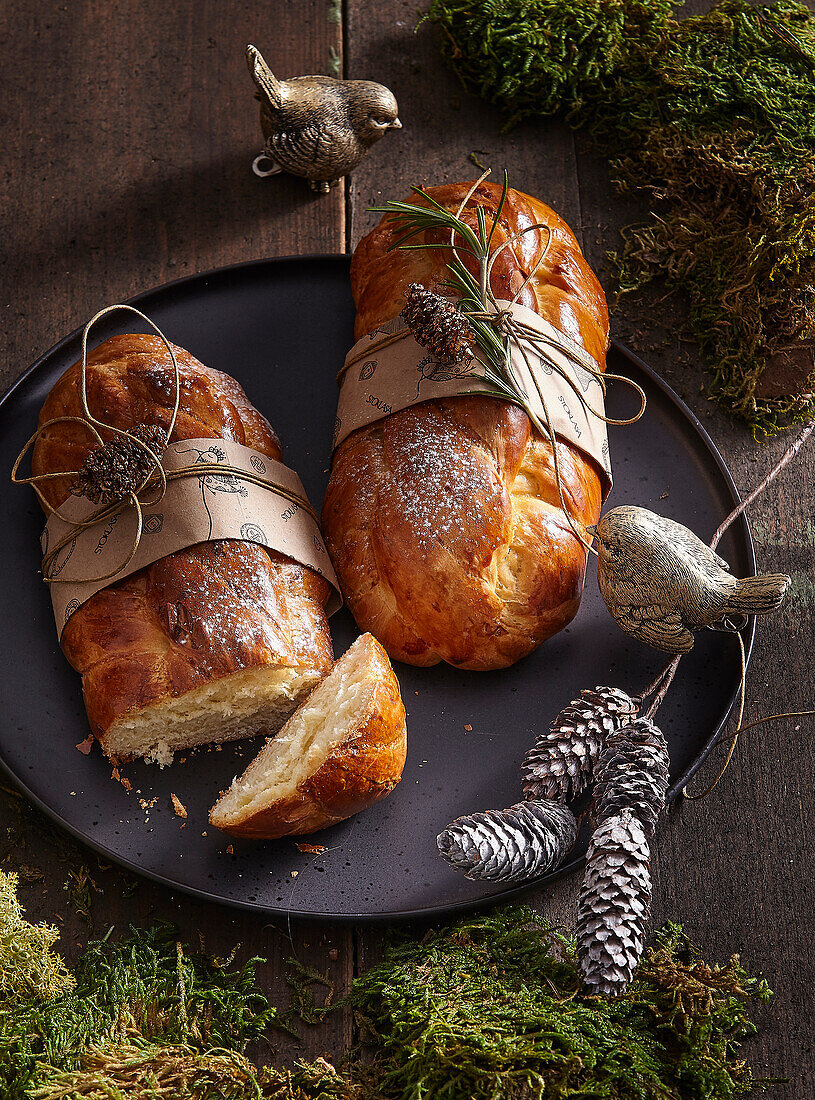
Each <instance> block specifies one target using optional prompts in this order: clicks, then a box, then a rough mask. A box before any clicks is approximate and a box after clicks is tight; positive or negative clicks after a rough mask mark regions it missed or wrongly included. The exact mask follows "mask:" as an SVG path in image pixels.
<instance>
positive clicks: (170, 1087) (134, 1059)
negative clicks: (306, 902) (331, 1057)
mask: <svg viewBox="0 0 815 1100" xmlns="http://www.w3.org/2000/svg"><path fill="white" fill-rule="evenodd" d="M257 961H258V960H251V961H250V962H249V963H247V964H246V965H245V966H244V967H243V968H241V969H230V968H229V966H228V965H227V964H220V963H218V962H216V961H215V960H213V959H209V958H206V957H204V956H201V955H190V954H188V953H187V952H186V951H185V950H184V948H183V947H182V945H181V944H180V943H179V942H178V941H177V938H176V936H175V934H174V931H173V929H172V928H171V927H170V926H166V925H164V926H159V927H157V928H154V929H152V930H151V931H147V932H145V931H140V930H136V929H131V930H130V934H129V935H128V936H127V937H126V938H125V939H123V940H122V941H121V942H120V943H118V944H116V945H114V946H110V945H108V944H106V943H104V942H96V943H92V944H90V945H89V947H88V948H87V950H86V952H85V954H84V955H83V956H82V958H81V959H80V961H79V963H78V964H77V966H76V967H75V969H74V978H75V982H76V984H75V988H74V989H73V991H71V992H67V993H65V994H64V995H63V996H60V997H58V998H56V999H53V1000H50V1001H48V1002H45V1003H43V1002H42V1001H41V1000H40V999H37V998H29V999H21V1000H20V1001H19V1002H18V1003H17V1004H15V1005H14V1006H9V1010H8V1012H6V1013H0V1095H2V1096H3V1097H4V1098H7V1100H22V1098H23V1097H28V1096H33V1097H36V1098H37V1100H57V1098H62V1097H65V1098H66V1100H67V1098H71V1100H73V1098H74V1097H80V1096H81V1097H93V1098H95V1097H97V1096H98V1097H100V1098H101V1097H105V1098H106V1100H107V1098H108V1097H115V1096H117V1095H126V1096H127V1097H128V1100H142V1098H144V1100H147V1098H148V1097H149V1098H151V1100H155V1098H161V1100H164V1098H165V1097H166V1098H167V1100H216V1098H218V1100H220V1098H221V1097H223V1098H225V1100H238V1098H241V1100H243V1098H244V1097H247V1098H248V1097H250V1096H255V1097H257V1096H259V1095H260V1094H259V1087H258V1085H257V1079H256V1073H255V1070H254V1069H253V1068H252V1066H251V1065H250V1064H249V1063H248V1062H247V1061H246V1059H245V1058H244V1057H243V1054H242V1052H243V1049H244V1047H245V1045H246V1043H247V1042H249V1041H250V1040H251V1039H254V1038H257V1037H258V1036H260V1035H261V1034H263V1033H264V1032H265V1030H266V1028H267V1027H268V1026H269V1024H270V1023H271V1022H272V1021H273V1020H274V1017H275V1010H274V1009H273V1008H271V1007H270V1006H269V1004H268V1002H267V1000H266V998H265V997H264V996H263V994H262V993H261V992H260V991H259V990H258V989H257V988H256V986H255V982H254V972H255V963H256V962H257ZM159 1085H161V1087H162V1088H163V1089H164V1091H160V1089H159ZM116 1089H118V1090H120V1091H119V1092H118V1093H117V1092H116ZM151 1090H152V1091H151Z"/></svg>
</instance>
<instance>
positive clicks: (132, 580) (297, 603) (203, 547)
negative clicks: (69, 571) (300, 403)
mask: <svg viewBox="0 0 815 1100" xmlns="http://www.w3.org/2000/svg"><path fill="white" fill-rule="evenodd" d="M175 353H176V357H177V361H178V367H179V372H180V379H181V398H180V408H179V412H178V417H177V419H176V422H175V428H174V431H173V434H172V437H171V441H173V440H176V439H195V438H209V439H231V440H235V441H236V442H238V443H241V444H243V445H245V446H248V447H252V448H254V449H255V450H257V451H260V453H261V454H265V455H268V456H269V457H270V458H273V459H276V460H278V461H279V460H280V458H281V448H280V442H279V440H278V438H277V436H276V435H275V433H274V431H273V430H272V428H271V426H270V424H269V422H268V421H267V420H266V418H265V417H264V416H262V415H261V414H260V413H259V412H258V411H257V409H256V408H254V406H253V405H252V404H250V402H249V400H248V398H247V396H246V394H245V393H244V392H243V390H242V388H241V387H240V386H239V385H238V383H237V382H236V381H235V380H234V379H233V378H230V377H229V375H226V374H222V373H221V372H220V371H216V370H211V369H210V368H209V367H205V366H204V365H203V364H202V363H199V362H198V361H197V360H196V359H194V358H193V357H192V356H191V355H190V354H189V352H186V351H184V350H183V349H182V348H176V349H175ZM79 379H80V366H79V364H78V363H77V364H74V366H72V367H70V368H69V369H68V370H67V371H66V372H65V374H63V376H62V377H61V378H60V379H59V381H58V382H57V383H56V385H55V386H54V388H53V389H52V390H51V393H50V394H49V395H48V397H47V399H46V401H45V404H44V405H43V408H42V412H41V413H40V424H44V423H45V422H46V421H48V420H51V419H53V418H55V417H61V416H75V417H79V416H81V412H82V409H81V405H80V394H79ZM87 393H88V405H89V408H90V409H91V410H92V411H93V413H94V414H95V415H96V416H98V417H99V418H100V419H101V420H103V421H104V422H105V423H106V424H111V425H113V426H114V427H116V428H122V429H131V428H134V427H135V426H136V425H138V424H142V423H146V424H158V425H159V426H161V427H162V428H163V429H165V431H166V429H167V428H168V427H169V424H170V418H171V414H172V409H173V404H174V400H175V383H174V374H173V367H172V360H171V358H170V354H169V352H168V351H167V349H166V347H165V346H164V343H163V342H162V341H161V340H159V339H158V338H157V337H154V336H142V335H138V334H136V335H128V336H114V337H113V338H112V339H110V340H106V341H105V343H104V344H102V345H101V346H100V347H98V348H96V349H95V351H93V352H91V353H90V354H89V356H88V364H87ZM102 434H103V436H104V435H105V434H108V435H109V434H110V433H104V432H103V433H102ZM95 445H96V444H95V442H94V439H93V436H92V435H91V434H90V432H88V430H87V429H86V428H84V427H83V426H82V425H81V424H78V423H71V422H65V421H62V422H59V423H56V424H54V425H52V426H50V427H48V428H46V429H45V430H44V431H43V432H42V434H41V435H40V437H39V439H38V440H37V443H36V446H35V448H34V453H33V457H32V467H33V471H34V473H35V474H43V473H52V472H56V471H58V470H76V469H78V468H79V467H80V466H81V465H82V463H83V462H84V460H85V458H86V457H87V455H88V452H89V451H90V450H91V448H93V447H94V446H95ZM70 480H71V479H70V478H55V479H53V480H50V481H44V482H41V483H40V484H41V488H42V491H43V494H44V495H45V497H46V498H47V500H48V503H49V504H50V505H51V506H52V507H55V508H56V507H59V505H60V504H62V503H63V502H64V501H65V500H67V498H68V495H69V488H68V486H69V484H70ZM329 594H330V588H329V585H328V582H327V581H325V580H324V579H323V578H322V577H320V576H318V575H317V573H315V572H313V571H312V570H311V569H309V568H307V567H306V566H304V565H300V564H298V563H297V562H294V561H292V559H291V558H288V557H286V556H285V555H283V554H277V553H273V552H272V551H269V550H266V549H265V548H264V547H263V546H259V545H256V544H255V543H252V542H243V541H239V540H233V539H224V540H219V541H212V542H202V543H198V544H197V545H195V546H190V547H188V548H187V549H185V550H179V551H178V552H177V553H175V554H170V555H168V556H167V557H164V558H160V559H159V560H158V561H156V562H154V563H153V564H152V565H150V566H148V567H147V568H146V569H141V570H139V572H137V573H133V574H132V575H131V576H129V577H126V578H125V579H124V580H121V581H118V582H117V583H115V584H111V585H109V586H108V587H107V588H103V589H102V590H101V591H99V592H97V593H96V595H94V596H92V597H91V598H90V599H89V600H88V601H87V602H86V603H84V604H82V606H81V607H80V608H79V609H78V610H77V611H76V612H74V614H73V615H72V616H71V618H70V619H69V620H68V623H67V624H66V626H65V629H64V630H63V632H62V639H61V644H62V649H63V651H64V653H65V656H66V657H67V658H68V660H69V661H70V662H71V664H72V665H73V667H74V668H75V669H76V670H77V672H79V673H81V675H82V690H83V692H84V695H85V706H86V708H87V711H88V718H89V720H90V724H91V729H92V730H93V733H94V734H95V736H96V737H97V738H98V739H99V741H100V742H101V745H102V748H103V749H104V751H105V752H106V753H107V755H108V756H110V757H113V758H116V759H121V760H127V759H130V758H132V757H139V756H144V757H153V758H156V759H158V760H161V761H166V760H168V759H169V756H170V754H171V753H172V752H173V751H175V750H178V749H186V748H190V747H192V746H194V745H202V744H209V743H211V742H220V741H229V740H233V739H234V738H237V737H244V736H248V735H249V734H254V733H258V732H264V733H275V732H276V731H277V730H278V729H279V728H280V727H281V725H282V724H283V723H284V722H285V720H286V719H287V718H288V716H289V715H290V714H291V713H292V711H293V710H294V709H295V707H296V706H297V705H298V703H299V702H300V701H301V699H303V698H304V697H305V696H306V695H307V694H308V693H309V692H310V691H311V690H312V689H313V688H314V686H315V685H316V684H318V683H319V682H320V680H321V679H322V678H323V677H324V676H325V675H326V674H327V673H328V672H329V671H330V669H331V667H332V664H333V653H332V648H331V637H330V634H329V631H328V622H327V620H326V616H325V612H324V610H323V608H324V605H325V603H326V601H327V600H328V597H329Z"/></svg>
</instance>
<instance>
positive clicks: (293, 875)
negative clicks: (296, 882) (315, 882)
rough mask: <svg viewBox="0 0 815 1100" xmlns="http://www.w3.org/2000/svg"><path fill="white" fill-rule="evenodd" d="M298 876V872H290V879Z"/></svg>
mask: <svg viewBox="0 0 815 1100" xmlns="http://www.w3.org/2000/svg"><path fill="white" fill-rule="evenodd" d="M299 874H300V872H299V871H292V872H291V877H292V878H297V876H298V875H299Z"/></svg>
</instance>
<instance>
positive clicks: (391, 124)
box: [388, 118, 402, 130]
mask: <svg viewBox="0 0 815 1100" xmlns="http://www.w3.org/2000/svg"><path fill="white" fill-rule="evenodd" d="M388 129H389V130H401V129H402V123H401V122H400V121H399V119H398V118H395V119H394V120H393V122H389V123H388Z"/></svg>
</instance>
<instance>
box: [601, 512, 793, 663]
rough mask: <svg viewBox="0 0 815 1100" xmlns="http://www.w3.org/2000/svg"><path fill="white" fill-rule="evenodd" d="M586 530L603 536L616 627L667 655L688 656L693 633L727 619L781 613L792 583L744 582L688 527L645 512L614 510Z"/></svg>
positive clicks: (607, 593) (768, 578)
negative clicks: (685, 654)
mask: <svg viewBox="0 0 815 1100" xmlns="http://www.w3.org/2000/svg"><path fill="white" fill-rule="evenodd" d="M586 530H587V531H588V533H589V534H593V535H595V536H596V538H597V542H598V557H597V579H598V582H599V585H600V593H601V595H602V597H603V600H604V601H605V604H606V607H607V608H608V609H609V611H610V612H611V614H612V615H613V617H614V618H615V619H616V621H617V624H618V626H620V627H621V628H622V629H623V630H624V631H625V632H626V634H630V635H631V636H632V637H633V638H637V639H639V641H641V642H645V644H646V645H650V646H653V647H654V648H655V649H662V650H666V651H667V652H668V653H689V652H690V650H691V649H692V648H693V640H694V639H693V632H694V631H695V630H701V629H702V628H704V627H716V626H717V625H719V624H721V623H722V621H723V620H724V619H725V617H726V616H734V615H764V614H766V613H767V612H768V611H775V609H776V608H777V607H779V606H780V605H781V603H782V601H783V599H784V596H785V595H786V592H787V588H788V587H789V584H790V578H789V577H788V576H786V574H784V573H767V574H765V575H764V576H761V577H747V578H745V579H744V580H739V579H738V577H734V576H732V575H731V573H730V566H729V565H728V564H727V562H726V561H725V560H724V559H723V558H720V557H719V556H718V554H714V552H713V551H712V550H711V549H710V547H709V546H706V545H705V543H703V542H702V540H701V539H699V538H697V536H696V535H694V533H693V532H692V531H690V530H688V528H687V527H683V526H682V524H681V523H675V522H674V521H673V520H670V519H665V518H664V517H663V516H658V515H656V513H654V512H650V511H649V510H648V509H647V508H634V507H629V506H625V507H622V508H613V509H612V510H611V511H610V512H606V514H605V515H604V516H603V517H602V518H601V519H600V520H599V522H598V523H597V525H596V526H594V527H587V528H586Z"/></svg>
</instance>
